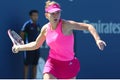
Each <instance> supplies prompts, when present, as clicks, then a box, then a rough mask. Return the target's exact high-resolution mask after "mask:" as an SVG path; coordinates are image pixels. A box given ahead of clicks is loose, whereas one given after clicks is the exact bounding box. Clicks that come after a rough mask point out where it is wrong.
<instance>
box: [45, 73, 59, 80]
mask: <svg viewBox="0 0 120 80" xmlns="http://www.w3.org/2000/svg"><path fill="white" fill-rule="evenodd" d="M43 79H44V80H48V79H57V78H56V77H54V76H53V75H52V74H50V73H45V74H44V75H43Z"/></svg>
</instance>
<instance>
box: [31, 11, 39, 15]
mask: <svg viewBox="0 0 120 80" xmlns="http://www.w3.org/2000/svg"><path fill="white" fill-rule="evenodd" d="M33 13H39V12H38V11H37V10H31V11H30V12H29V16H32V14H33Z"/></svg>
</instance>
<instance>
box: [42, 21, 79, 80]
mask: <svg viewBox="0 0 120 80" xmlns="http://www.w3.org/2000/svg"><path fill="white" fill-rule="evenodd" d="M46 42H47V44H48V46H49V47H50V51H49V56H48V59H47V61H46V64H45V67H44V71H43V74H45V73H50V74H52V75H53V76H55V77H56V78H58V79H69V78H73V77H75V76H77V73H78V72H79V70H80V63H79V61H78V59H77V58H76V57H74V54H75V53H74V35H73V34H71V35H64V34H63V32H62V19H60V21H59V23H58V25H57V27H56V29H55V30H51V26H50V23H48V27H47V33H46Z"/></svg>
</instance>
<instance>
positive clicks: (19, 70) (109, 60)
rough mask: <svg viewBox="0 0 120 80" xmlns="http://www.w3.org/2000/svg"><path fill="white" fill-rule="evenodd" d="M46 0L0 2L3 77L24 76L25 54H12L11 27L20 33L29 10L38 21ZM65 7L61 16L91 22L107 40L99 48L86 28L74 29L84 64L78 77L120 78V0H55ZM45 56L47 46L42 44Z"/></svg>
mask: <svg viewBox="0 0 120 80" xmlns="http://www.w3.org/2000/svg"><path fill="white" fill-rule="evenodd" d="M45 1H46V0H1V1H0V78H23V54H22V52H20V53H19V54H13V53H12V51H11V47H12V43H11V41H10V39H9V37H8V35H7V30H8V29H14V30H15V31H17V32H19V30H20V29H21V27H22V25H23V23H24V22H25V21H27V20H28V19H29V16H28V12H29V11H30V10H31V9H37V10H38V11H39V12H40V13H39V15H40V16H39V23H40V25H41V26H42V25H44V24H45V23H47V22H48V21H47V20H46V18H45V17H44V6H45ZM55 1H57V2H59V3H60V5H61V7H62V18H64V19H67V20H75V21H77V22H84V23H90V24H92V25H93V26H94V27H95V28H96V30H97V31H98V33H99V35H100V37H101V39H103V40H104V41H105V42H106V43H107V47H106V48H105V50H104V51H100V50H99V49H98V47H97V46H96V43H95V41H94V39H93V37H92V36H91V34H89V32H87V31H74V34H75V53H76V56H77V57H78V59H79V60H80V63H81V70H80V72H79V74H78V76H77V78H120V5H119V3H120V0H55ZM40 52H41V56H43V57H44V58H45V59H46V56H47V55H48V47H47V45H46V44H44V45H43V46H42V47H41V50H40Z"/></svg>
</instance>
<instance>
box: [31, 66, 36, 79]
mask: <svg viewBox="0 0 120 80" xmlns="http://www.w3.org/2000/svg"><path fill="white" fill-rule="evenodd" d="M36 74H37V65H33V66H32V78H33V79H36Z"/></svg>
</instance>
